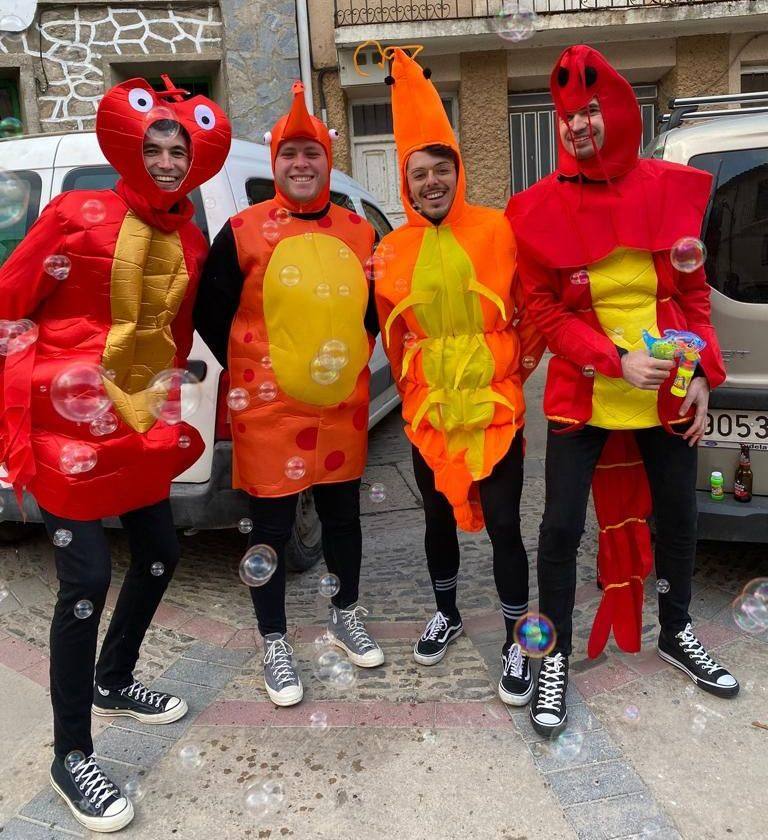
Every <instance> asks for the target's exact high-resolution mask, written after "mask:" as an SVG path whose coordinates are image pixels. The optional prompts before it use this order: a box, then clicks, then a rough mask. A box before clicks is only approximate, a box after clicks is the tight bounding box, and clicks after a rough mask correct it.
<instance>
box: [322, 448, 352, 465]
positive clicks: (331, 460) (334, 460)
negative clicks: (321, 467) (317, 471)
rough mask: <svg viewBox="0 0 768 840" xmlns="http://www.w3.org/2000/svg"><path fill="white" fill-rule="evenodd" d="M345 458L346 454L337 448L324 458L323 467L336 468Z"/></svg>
mask: <svg viewBox="0 0 768 840" xmlns="http://www.w3.org/2000/svg"><path fill="white" fill-rule="evenodd" d="M346 460H347V456H346V455H345V454H344V453H343V452H339V450H338V449H337V450H336V451H335V452H331V454H330V455H329V456H328V457H327V458H326V459H325V468H326V469H327V470H337V469H338V468H339V467H340V466H342V464H343V463H344V461H346Z"/></svg>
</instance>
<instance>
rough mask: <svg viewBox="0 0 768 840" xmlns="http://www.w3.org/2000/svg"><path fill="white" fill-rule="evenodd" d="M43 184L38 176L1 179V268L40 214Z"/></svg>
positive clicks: (7, 175) (16, 175) (24, 174)
mask: <svg viewBox="0 0 768 840" xmlns="http://www.w3.org/2000/svg"><path fill="white" fill-rule="evenodd" d="M41 191H42V181H41V180H40V176H39V175H38V174H37V172H31V171H27V170H20V171H17V172H4V173H3V174H2V175H1V176H0V265H2V264H3V263H4V262H5V261H6V260H7V259H8V257H9V256H10V255H11V254H12V253H13V250H14V248H15V247H16V246H17V245H18V244H19V242H21V240H22V239H23V238H24V237H25V236H26V233H27V231H28V230H29V229H30V227H32V225H33V224H34V222H35V219H37V217H38V215H39V213H40V193H41Z"/></svg>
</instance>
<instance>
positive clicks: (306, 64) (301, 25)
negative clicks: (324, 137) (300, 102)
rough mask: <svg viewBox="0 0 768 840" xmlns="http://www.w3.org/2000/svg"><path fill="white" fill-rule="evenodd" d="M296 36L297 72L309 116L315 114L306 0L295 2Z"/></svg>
mask: <svg viewBox="0 0 768 840" xmlns="http://www.w3.org/2000/svg"><path fill="white" fill-rule="evenodd" d="M296 34H297V36H298V40H299V72H300V73H301V81H302V82H303V83H304V100H305V102H306V103H307V110H308V111H309V113H310V114H314V113H315V106H314V103H313V101H312V54H311V52H310V47H309V12H308V10H307V0H296Z"/></svg>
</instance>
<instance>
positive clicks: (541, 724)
mask: <svg viewBox="0 0 768 840" xmlns="http://www.w3.org/2000/svg"><path fill="white" fill-rule="evenodd" d="M567 688H568V657H567V656H565V654H562V653H553V654H551V655H550V656H545V657H544V658H543V659H542V660H541V668H540V669H539V676H538V678H537V680H536V692H535V694H534V697H533V703H532V704H531V723H532V724H533V728H534V729H535V730H536V731H537V732H538V733H539V735H544V736H546V737H547V738H554V737H555V735H559V734H560V733H561V732H562V731H563V730H564V729H565V727H566V724H567V719H568V710H567V709H566V708H565V691H566V689H567Z"/></svg>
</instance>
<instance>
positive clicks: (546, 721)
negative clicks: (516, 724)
mask: <svg viewBox="0 0 768 840" xmlns="http://www.w3.org/2000/svg"><path fill="white" fill-rule="evenodd" d="M533 718H534V720H535V721H536V723H540V724H541V725H542V726H557V724H558V723H560V719H559V718H558V717H557V715H553V714H552V713H551V712H539V713H538V714H535V715H533Z"/></svg>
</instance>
